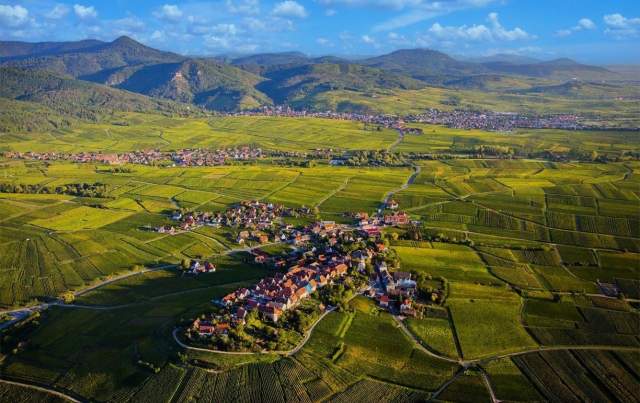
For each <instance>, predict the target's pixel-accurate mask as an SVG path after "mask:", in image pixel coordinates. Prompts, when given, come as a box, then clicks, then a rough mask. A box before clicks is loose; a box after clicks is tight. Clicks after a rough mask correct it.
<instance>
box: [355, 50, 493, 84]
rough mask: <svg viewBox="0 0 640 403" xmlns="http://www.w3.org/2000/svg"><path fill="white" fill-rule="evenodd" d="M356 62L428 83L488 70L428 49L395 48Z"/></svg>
mask: <svg viewBox="0 0 640 403" xmlns="http://www.w3.org/2000/svg"><path fill="white" fill-rule="evenodd" d="M358 63H359V64H363V65H365V66H371V67H377V68H380V69H383V70H387V71H390V72H393V73H396V74H404V75H408V76H411V77H413V78H415V79H418V80H422V81H426V82H430V83H441V82H442V81H443V79H444V77H448V78H449V79H451V78H452V77H461V76H466V75H472V74H481V73H487V72H488V70H487V69H486V68H484V67H483V66H482V65H478V64H475V63H467V62H461V61H458V60H455V59H453V58H452V57H450V56H448V55H446V54H444V53H442V52H438V51H435V50H430V49H405V50H397V51H395V52H392V53H389V54H387V55H382V56H377V57H372V58H369V59H364V60H361V61H359V62H358Z"/></svg>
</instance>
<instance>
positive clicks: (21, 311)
mask: <svg viewBox="0 0 640 403" xmlns="http://www.w3.org/2000/svg"><path fill="white" fill-rule="evenodd" d="M280 243H281V242H271V243H266V244H260V245H255V246H247V247H244V248H237V249H228V250H225V251H222V252H221V253H220V254H221V255H230V254H233V253H239V252H251V251H252V250H254V249H258V248H262V247H265V246H270V245H277V244H280ZM176 266H177V265H175V264H165V265H162V266H156V267H150V268H145V269H142V270H138V271H132V272H127V273H123V274H121V275H118V276H114V277H111V278H109V279H106V280H104V281H101V282H98V283H95V284H92V285H90V286H87V287H85V288H83V289H81V290H78V291H74V292H73V295H74V297H79V296H82V295H84V294H86V293H88V292H90V291H94V290H96V289H98V288H101V287H104V286H106V285H109V284H111V283H115V282H117V281H120V280H124V279H126V278H129V277H132V276H137V275H140V274H144V273H150V272H154V271H159V270H165V269H168V268H172V267H176ZM131 305H134V304H124V305H116V306H95V305H78V304H65V303H63V302H62V301H60V300H54V301H52V302H43V303H41V304H38V305H33V306H27V307H22V308H16V309H8V310H4V311H0V315H1V314H9V315H11V316H13V317H15V318H16V319H14V320H10V321H8V322H4V323H1V324H0V330H2V329H4V328H7V327H9V326H12V325H13V324H15V323H17V322H19V321H21V320H22V319H25V318H27V317H28V316H29V315H31V314H32V313H34V312H40V311H43V310H45V309H47V308H49V307H50V306H61V307H68V308H80V309H95V310H109V309H118V308H126V307H128V306H131Z"/></svg>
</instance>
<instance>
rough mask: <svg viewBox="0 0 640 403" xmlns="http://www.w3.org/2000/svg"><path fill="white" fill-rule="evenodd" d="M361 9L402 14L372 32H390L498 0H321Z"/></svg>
mask: <svg viewBox="0 0 640 403" xmlns="http://www.w3.org/2000/svg"><path fill="white" fill-rule="evenodd" d="M321 1H322V2H323V3H325V4H326V3H327V2H328V3H329V4H333V3H341V4H348V5H353V6H362V7H371V6H377V7H385V8H390V9H394V10H397V11H404V13H402V14H400V15H398V16H395V17H393V18H390V19H389V20H387V21H384V22H382V23H380V24H378V25H376V26H375V27H374V28H373V30H374V31H392V30H395V29H398V28H403V27H406V26H409V25H413V24H416V23H418V22H421V21H425V20H429V19H432V18H435V17H438V16H442V15H446V14H450V13H453V12H455V11H460V10H464V9H469V8H478V7H484V6H487V5H489V4H491V3H494V2H496V1H499V0H447V1H430V0H321Z"/></svg>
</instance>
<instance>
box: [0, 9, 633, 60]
mask: <svg viewBox="0 0 640 403" xmlns="http://www.w3.org/2000/svg"><path fill="white" fill-rule="evenodd" d="M121 35H127V36H130V37H132V38H134V39H136V40H138V41H140V42H142V43H144V44H146V45H148V46H152V47H155V48H158V49H163V50H171V51H174V52H178V53H181V54H188V55H200V56H206V55H219V54H233V55H235V54H249V53H264V52H280V51H301V52H304V53H306V54H309V55H328V54H331V55H339V56H370V55H377V54H383V53H388V52H391V51H393V50H397V49H409V48H430V49H437V50H441V51H444V52H446V53H449V54H451V55H454V56H458V57H477V56H488V55H492V54H496V53H509V54H518V55H525V56H530V57H536V58H540V59H553V58H558V57H569V58H572V59H575V60H578V61H581V62H584V63H592V64H622V63H640V0H437V1H432V0H306V1H304V0H217V1H199V0H193V1H191V0H186V1H175V0H174V1H171V0H74V1H47V0H17V1H7V0H0V39H1V40H16V41H28V42H36V41H70V40H80V39H87V38H93V39H100V40H105V41H111V40H113V39H115V38H117V37H119V36H121Z"/></svg>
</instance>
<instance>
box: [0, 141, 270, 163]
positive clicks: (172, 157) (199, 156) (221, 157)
mask: <svg viewBox="0 0 640 403" xmlns="http://www.w3.org/2000/svg"><path fill="white" fill-rule="evenodd" d="M262 155H263V152H262V149H260V148H252V147H249V146H240V147H235V148H222V149H217V150H208V149H181V150H177V151H173V152H168V151H159V150H139V151H131V152H126V153H101V152H81V153H64V152H54V151H50V152H31V151H29V152H13V151H9V152H5V153H4V154H3V156H4V157H5V158H10V159H23V160H35V161H71V162H76V163H102V164H108V165H121V164H138V165H169V166H180V167H193V166H197V167H202V166H219V165H225V164H227V163H228V161H247V160H254V159H258V158H261V157H262Z"/></svg>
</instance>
